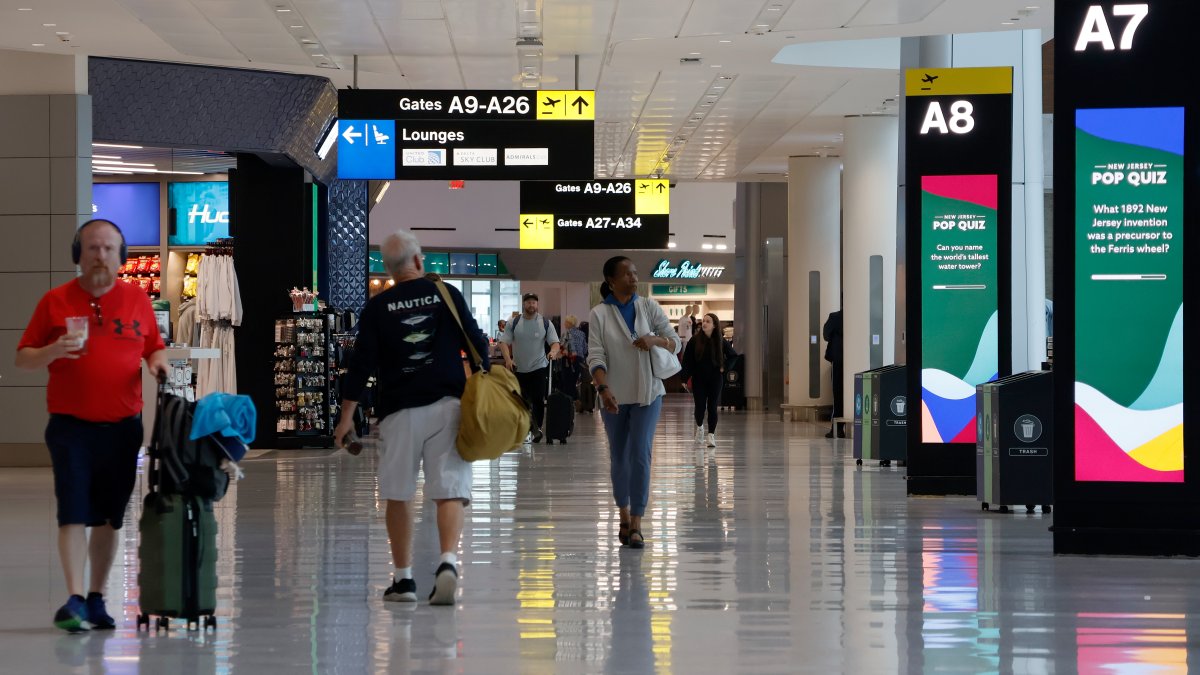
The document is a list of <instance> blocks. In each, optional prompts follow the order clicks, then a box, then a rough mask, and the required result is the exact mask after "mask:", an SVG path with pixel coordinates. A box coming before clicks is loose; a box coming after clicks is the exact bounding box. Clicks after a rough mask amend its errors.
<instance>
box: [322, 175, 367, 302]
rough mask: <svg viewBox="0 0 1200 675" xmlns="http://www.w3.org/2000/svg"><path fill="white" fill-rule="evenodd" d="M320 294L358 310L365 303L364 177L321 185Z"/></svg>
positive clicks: (365, 191) (365, 186)
mask: <svg viewBox="0 0 1200 675" xmlns="http://www.w3.org/2000/svg"><path fill="white" fill-rule="evenodd" d="M321 194H322V196H323V197H324V198H323V199H322V200H321V202H322V204H323V205H324V208H323V209H322V211H323V213H322V214H321V222H322V223H323V224H324V227H323V228H322V230H323V232H322V256H321V297H322V298H325V299H326V300H327V301H328V302H329V304H330V305H332V306H334V307H337V308H338V309H343V310H346V309H349V310H353V311H354V312H355V313H358V314H361V313H362V310H363V307H365V306H366V304H367V277H368V271H369V270H368V265H369V264H370V263H369V261H368V259H367V254H368V252H367V248H368V240H367V215H368V208H367V201H368V196H367V181H365V180H336V181H333V183H332V184H330V186H329V187H328V188H322V189H321Z"/></svg>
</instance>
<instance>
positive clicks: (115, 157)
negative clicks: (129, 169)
mask: <svg viewBox="0 0 1200 675" xmlns="http://www.w3.org/2000/svg"><path fill="white" fill-rule="evenodd" d="M92 159H121V158H120V157H118V156H116V155H92Z"/></svg>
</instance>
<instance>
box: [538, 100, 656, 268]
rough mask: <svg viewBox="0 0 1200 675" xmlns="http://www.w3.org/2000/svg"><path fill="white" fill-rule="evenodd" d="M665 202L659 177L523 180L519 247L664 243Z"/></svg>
mask: <svg viewBox="0 0 1200 675" xmlns="http://www.w3.org/2000/svg"><path fill="white" fill-rule="evenodd" d="M542 93H543V94H545V92H542ZM670 206H671V186H670V184H669V182H668V181H665V180H661V179H650V178H643V179H631V180H597V181H587V182H580V181H522V182H521V216H520V219H519V225H520V231H521V248H534V249H538V248H540V249H575V248H580V249H609V248H611V249H660V248H667V240H668V239H669V238H670V215H669V214H670V210H671V209H670Z"/></svg>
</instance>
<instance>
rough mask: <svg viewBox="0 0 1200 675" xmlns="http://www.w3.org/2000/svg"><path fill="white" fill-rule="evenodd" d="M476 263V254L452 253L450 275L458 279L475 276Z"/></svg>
mask: <svg viewBox="0 0 1200 675" xmlns="http://www.w3.org/2000/svg"><path fill="white" fill-rule="evenodd" d="M475 270H476V262H475V254H474V253H451V254H450V274H452V275H454V276H456V277H471V276H475Z"/></svg>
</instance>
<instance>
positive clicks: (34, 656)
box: [0, 397, 1200, 674]
mask: <svg viewBox="0 0 1200 675" xmlns="http://www.w3.org/2000/svg"><path fill="white" fill-rule="evenodd" d="M688 408H689V401H688V400H687V399H686V398H682V397H679V398H672V399H670V401H669V404H668V405H667V406H666V407H665V408H664V416H663V421H662V423H661V425H660V427H659V435H658V437H657V439H656V442H655V459H654V481H653V486H652V495H651V506H650V511H649V512H648V513H647V516H648V523H647V527H646V529H647V547H646V549H645V550H644V551H640V552H639V551H633V550H628V549H624V550H623V549H621V548H620V547H619V546H618V545H616V530H617V519H616V512H615V510H614V509H612V508H611V507H610V497H609V488H608V486H607V476H608V459H607V450H606V447H605V445H604V443H603V441H602V434H601V431H600V425H599V419H598V418H595V417H581V418H580V419H579V420H578V422H577V424H576V435H575V437H574V438H573V439H572V440H571V442H570V443H569V444H568V445H566V446H558V445H556V446H553V447H549V446H545V445H536V446H533V447H532V448H531V449H525V450H524V451H520V452H514V453H511V454H509V455H507V456H505V457H504V458H502V459H501V460H499V461H497V462H492V463H486V464H479V465H477V466H476V468H475V492H474V498H475V500H474V503H473V505H472V507H471V509H470V511H469V516H468V525H467V529H466V532H465V535H464V538H463V542H462V551H461V555H460V558H461V560H462V563H463V566H462V586H461V590H460V603H459V605H458V606H457V607H455V608H440V607H429V606H428V605H425V604H421V605H420V606H417V607H409V608H401V607H396V606H394V605H385V604H384V603H383V602H381V601H380V594H381V592H382V590H383V587H384V585H385V583H386V582H387V579H388V575H389V573H390V571H391V565H390V560H389V557H388V546H387V540H386V536H385V534H384V529H383V523H382V511H381V505H380V504H379V503H378V502H377V500H376V491H375V479H374V475H373V469H374V460H373V458H372V457H370V456H368V455H367V454H364V456H362V457H350V456H348V455H346V454H345V453H330V452H327V451H300V452H285V451H280V452H268V453H265V454H260V455H259V456H258V457H257V458H255V459H253V460H251V461H247V462H246V463H245V469H246V474H247V477H246V479H245V480H244V481H242V482H241V483H240V484H239V485H238V486H237V488H236V489H235V490H233V491H231V493H230V494H229V495H228V496H227V497H226V498H225V500H224V501H222V502H221V503H220V504H219V516H218V517H219V522H220V527H221V531H220V547H221V561H220V564H219V568H218V570H219V574H220V582H221V588H220V600H219V605H220V606H219V610H218V613H219V621H220V625H219V628H218V630H217V631H216V633H209V634H203V633H193V634H189V633H187V632H186V631H179V630H172V631H171V632H170V633H160V634H157V635H153V634H152V635H147V634H146V633H142V634H139V633H137V632H136V631H135V629H134V623H135V621H134V618H135V616H136V614H137V612H138V608H137V606H138V598H137V584H136V577H137V558H136V527H132V526H130V527H127V528H125V530H124V532H125V535H124V541H123V544H122V549H121V552H120V554H119V558H118V560H119V562H118V567H117V569H116V570H115V572H114V574H113V578H112V582H111V584H110V586H109V589H108V595H109V596H110V598H111V600H110V610H115V611H113V612H112V613H113V614H114V615H115V616H117V617H118V619H119V621H120V628H119V629H118V630H117V631H115V632H112V633H109V634H107V635H106V634H100V633H93V634H91V635H87V636H69V635H64V634H60V633H59V632H57V631H56V630H55V629H54V628H52V627H51V626H50V617H51V614H52V612H53V610H54V609H55V607H57V606H58V605H59V604H61V602H62V601H63V595H64V592H63V590H62V581H61V576H60V572H59V567H58V562H57V555H56V553H55V550H54V538H53V537H54V522H53V517H54V510H53V499H52V488H51V481H50V475H49V472H48V470H37V469H7V470H0V538H2V541H3V542H4V543H3V548H2V549H0V580H2V581H0V655H2V656H0V672H3V673H52V672H64V673H66V672H78V673H228V672H250V673H256V674H264V673H298V672H310V673H375V672H396V673H554V672H566V673H589V672H604V673H670V672H676V673H794V672H805V673H839V672H841V673H854V674H860V673H898V672H912V673H920V672H929V673H992V672H997V673H1009V672H1013V673H1076V672H1080V673H1138V674H1141V673H1156V674H1157V673H1185V672H1187V669H1188V665H1189V663H1200V651H1198V648H1197V646H1196V645H1197V644H1198V639H1200V582H1197V579H1198V578H1200V561H1195V560H1187V559H1182V560H1161V559H1149V560H1146V559H1128V558H1126V559H1120V558H1116V559H1106V558H1082V557H1072V558H1063V557H1059V558H1056V557H1053V556H1051V554H1050V549H1051V546H1050V535H1049V532H1048V531H1047V527H1048V526H1049V525H1050V524H1051V518H1052V516H1043V515H1041V514H1040V513H1039V514H1035V515H1026V514H1025V513H1024V510H1023V509H1021V510H1020V511H1021V512H1020V513H1019V514H1010V515H1001V514H998V513H983V512H981V511H980V509H979V506H978V504H977V503H976V502H975V501H974V500H972V499H964V498H949V499H909V498H906V497H905V494H904V480H903V469H896V468H889V469H880V468H878V467H863V468H857V467H856V466H855V464H854V461H853V459H852V458H850V448H849V442H848V441H831V440H826V439H825V438H823V437H822V433H823V431H824V429H820V428H817V427H815V426H812V425H806V424H801V423H783V422H779V421H777V420H774V419H771V418H768V417H767V416H766V415H762V414H746V413H741V414H728V415H726V416H725V417H724V418H723V421H722V423H721V427H720V429H719V430H718V431H719V439H720V440H719V447H717V448H716V450H715V451H714V450H705V449H697V448H696V447H695V446H693V444H692V443H691V433H690V432H691V426H690V421H689V420H688V419H687V417H688ZM138 511H139V509H138V508H136V507H135V508H131V510H130V520H129V523H130V524H132V523H134V522H136V517H137V513H138ZM435 551H436V537H435V532H434V530H433V528H432V527H431V526H430V524H428V523H424V522H422V523H421V524H420V525H419V527H418V531H417V560H416V564H415V570H416V571H418V579H417V582H418V586H419V589H418V592H419V594H421V596H422V597H424V595H425V594H427V593H428V591H429V587H430V586H429V584H430V581H431V580H432V571H433V569H434V568H435V567H436V555H435ZM114 601H115V602H114ZM114 605H115V606H114Z"/></svg>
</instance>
